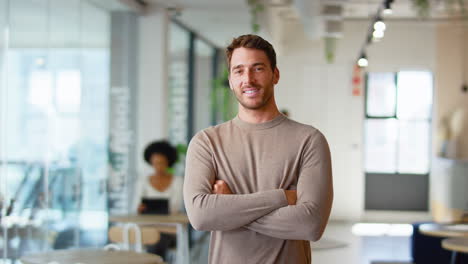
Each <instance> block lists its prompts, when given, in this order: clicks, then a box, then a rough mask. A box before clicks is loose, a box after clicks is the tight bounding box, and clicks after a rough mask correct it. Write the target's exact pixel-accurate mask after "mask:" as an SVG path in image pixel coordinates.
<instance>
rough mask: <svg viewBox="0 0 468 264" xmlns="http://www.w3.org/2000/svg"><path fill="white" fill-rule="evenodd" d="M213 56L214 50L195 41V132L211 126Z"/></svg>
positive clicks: (202, 42)
mask: <svg viewBox="0 0 468 264" xmlns="http://www.w3.org/2000/svg"><path fill="white" fill-rule="evenodd" d="M213 54H214V48H213V47H212V46H210V45H208V44H206V43H205V42H204V41H201V40H199V39H197V40H196V41H195V98H194V99H195V115H194V117H195V131H194V133H196V132H198V131H200V130H202V129H204V128H207V127H209V126H210V125H211V112H212V111H214V109H212V106H213V102H211V101H212V97H211V94H212V90H213V84H212V79H213ZM207 102H210V103H207Z"/></svg>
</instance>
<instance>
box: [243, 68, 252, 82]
mask: <svg viewBox="0 0 468 264" xmlns="http://www.w3.org/2000/svg"><path fill="white" fill-rule="evenodd" d="M253 80H254V75H253V72H252V71H251V70H246V71H245V73H244V82H245V83H252V82H253Z"/></svg>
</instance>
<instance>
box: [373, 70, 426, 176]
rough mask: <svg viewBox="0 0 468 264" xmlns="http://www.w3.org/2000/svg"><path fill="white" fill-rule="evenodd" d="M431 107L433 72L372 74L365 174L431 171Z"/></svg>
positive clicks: (423, 172) (422, 172)
mask: <svg viewBox="0 0 468 264" xmlns="http://www.w3.org/2000/svg"><path fill="white" fill-rule="evenodd" d="M431 106H432V75H431V73H429V72H415V71H412V72H410V71H408V72H399V73H397V74H394V73H369V75H368V79H367V96H366V121H365V141H366V148H365V169H366V172H377V173H415V174H425V173H428V172H429V158H430V125H431Z"/></svg>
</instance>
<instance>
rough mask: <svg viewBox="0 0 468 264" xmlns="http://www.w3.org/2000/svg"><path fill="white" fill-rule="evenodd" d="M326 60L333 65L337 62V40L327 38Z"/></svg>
mask: <svg viewBox="0 0 468 264" xmlns="http://www.w3.org/2000/svg"><path fill="white" fill-rule="evenodd" d="M324 41H325V59H326V60H327V62H328V63H333V61H334V60H335V51H336V41H337V38H334V37H325V38H324Z"/></svg>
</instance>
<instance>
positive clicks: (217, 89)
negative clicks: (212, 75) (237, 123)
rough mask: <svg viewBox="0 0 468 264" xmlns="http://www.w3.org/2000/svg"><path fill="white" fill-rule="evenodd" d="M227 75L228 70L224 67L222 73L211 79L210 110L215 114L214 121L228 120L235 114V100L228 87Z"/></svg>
mask: <svg viewBox="0 0 468 264" xmlns="http://www.w3.org/2000/svg"><path fill="white" fill-rule="evenodd" d="M228 77H229V71H228V70H227V69H226V68H225V69H223V73H222V74H220V76H219V77H218V78H216V79H213V81H212V84H213V90H212V92H211V111H212V113H214V114H215V120H214V121H215V122H216V123H219V122H224V121H227V120H230V119H232V118H233V117H234V116H235V115H236V110H237V108H236V106H237V103H236V102H237V101H236V99H235V98H234V95H233V94H232V92H231V89H230V88H229V80H228ZM218 114H219V116H218Z"/></svg>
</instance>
